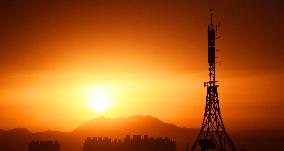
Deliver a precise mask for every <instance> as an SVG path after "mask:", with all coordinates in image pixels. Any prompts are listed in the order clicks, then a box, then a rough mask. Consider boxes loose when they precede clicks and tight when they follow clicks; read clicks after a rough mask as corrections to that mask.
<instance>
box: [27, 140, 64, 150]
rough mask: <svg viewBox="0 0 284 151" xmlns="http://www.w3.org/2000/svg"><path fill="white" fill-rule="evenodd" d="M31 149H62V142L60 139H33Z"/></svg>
mask: <svg viewBox="0 0 284 151" xmlns="http://www.w3.org/2000/svg"><path fill="white" fill-rule="evenodd" d="M29 151H60V144H59V142H58V141H32V142H31V143H30V144H29Z"/></svg>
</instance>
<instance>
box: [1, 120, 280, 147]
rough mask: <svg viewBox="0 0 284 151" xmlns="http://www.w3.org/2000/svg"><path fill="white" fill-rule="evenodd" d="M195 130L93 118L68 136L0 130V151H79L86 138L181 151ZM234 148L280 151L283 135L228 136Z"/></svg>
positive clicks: (260, 133) (138, 121) (48, 132)
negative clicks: (141, 139) (156, 143)
mask: <svg viewBox="0 0 284 151" xmlns="http://www.w3.org/2000/svg"><path fill="white" fill-rule="evenodd" d="M198 132H199V129H195V128H181V127H178V126H176V125H174V124H169V123H165V122H163V121H161V120H159V119H158V118H155V117H152V116H131V117H128V118H117V119H109V118H105V117H97V118H94V119H93V120H90V121H89V122H87V123H85V124H83V125H81V126H79V127H78V128H76V129H75V130H73V131H71V132H59V131H44V132H31V131H29V130H28V129H26V128H15V129H11V130H7V131H5V130H0V151H28V144H29V143H30V142H31V141H32V140H58V141H59V143H60V145H61V151H82V148H83V142H84V140H85V139H86V138H87V137H110V138H124V137H125V135H145V134H147V135H149V136H150V137H169V138H171V139H173V140H175V141H176V143H177V151H185V149H186V144H189V146H190V145H191V144H192V143H193V142H194V140H195V138H196V137H197V135H198ZM230 136H232V138H233V140H234V142H235V143H236V145H237V147H239V148H240V147H241V148H245V149H247V150H249V151H267V150H284V147H283V145H282V144H283V143H284V135H283V132H278V131H277V132H274V131H269V132H268V131H267V132H263V131H254V132H249V131H248V132H232V133H230Z"/></svg>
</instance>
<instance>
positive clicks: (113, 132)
mask: <svg viewBox="0 0 284 151" xmlns="http://www.w3.org/2000/svg"><path fill="white" fill-rule="evenodd" d="M198 132H199V131H198V129H193V128H180V127H177V126H175V125H173V124H168V123H165V122H163V121H161V120H159V119H158V118H154V117H152V116H132V117H129V118H117V119H109V118H105V117H99V118H95V119H93V120H91V121H89V122H87V123H86V124H83V125H82V126H80V127H78V128H77V129H75V130H74V131H73V132H72V133H73V134H74V135H81V136H82V135H83V136H90V137H93V136H101V137H104V136H108V137H113V138H122V137H124V136H125V135H127V134H128V135H136V134H138V135H144V134H148V135H150V136H153V137H170V138H172V139H174V140H176V142H177V149H178V150H182V151H183V150H185V148H186V144H187V143H191V142H193V141H194V139H195V137H196V136H197V134H198Z"/></svg>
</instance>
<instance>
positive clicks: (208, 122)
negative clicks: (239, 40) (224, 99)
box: [191, 9, 236, 151]
mask: <svg viewBox="0 0 284 151" xmlns="http://www.w3.org/2000/svg"><path fill="white" fill-rule="evenodd" d="M219 25H220V24H218V25H216V24H214V22H213V9H210V23H209V25H208V64H209V69H208V70H209V81H208V82H204V87H206V88H207V96H206V105H205V113H204V117H203V122H202V125H201V129H200V132H199V134H198V137H197V139H196V140H195V142H194V143H193V145H192V148H191V151H195V150H201V151H208V150H210V151H211V150H212V151H213V150H214V151H236V147H235V145H234V144H233V142H232V141H231V139H230V137H229V135H228V134H227V132H226V129H225V126H224V123H223V120H222V117H221V111H220V106H219V99H218V91H217V88H218V87H219V85H218V84H217V82H218V81H216V70H215V69H216V68H215V65H216V51H217V50H216V49H215V47H216V46H215V43H216V39H217V38H216V32H217V28H218V27H219ZM198 147H199V148H198Z"/></svg>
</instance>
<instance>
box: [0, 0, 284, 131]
mask: <svg viewBox="0 0 284 151" xmlns="http://www.w3.org/2000/svg"><path fill="white" fill-rule="evenodd" d="M211 7H213V8H214V9H215V15H216V17H217V18H216V20H220V22H221V28H220V30H219V32H218V33H219V36H220V40H219V41H218V42H217V48H218V49H220V50H221V51H220V52H219V53H218V57H219V58H218V62H221V63H220V64H218V65H217V79H218V80H219V81H220V89H219V95H220V101H221V110H222V111H221V112H222V116H223V119H224V123H225V126H228V127H229V129H230V128H231V129H233V128H265V127H266V128H275V129H276V128H282V127H283V126H284V117H283V116H282V115H283V114H284V111H283V109H282V106H283V105H284V96H283V92H282V90H283V88H282V87H283V84H284V80H283V77H284V63H283V62H282V61H283V60H284V45H283V44H284V41H283V35H284V30H283V27H284V2H283V1H281V0H230V1H227V0H226V1H225V0H214V1H213V0H211V1H209V0H206V1H198V0H92V1H91V0H90V1H79V0H78V1H71V0H65V1H64V0H61V1H36V0H35V1H27V0H12V1H11V0H3V1H1V2H0V19H1V21H0V73H1V74H0V77H1V78H0V95H1V97H0V110H1V112H0V120H1V124H0V128H3V129H9V128H14V127H28V128H30V129H32V130H44V129H52V130H55V129H57V130H64V131H68V130H72V129H74V128H75V127H77V126H79V125H80V124H82V123H84V122H86V121H88V120H90V119H92V118H93V117H96V116H107V117H111V118H116V117H128V116H131V115H137V114H143V115H145V114H148V115H152V116H155V117H158V118H160V119H161V120H163V121H166V122H170V123H174V124H177V125H179V126H186V127H200V125H201V121H202V115H203V112H204V105H205V95H206V89H205V88H203V82H204V81H206V80H208V78H209V77H208V73H207V72H208V70H207V68H208V65H207V24H208V21H209V20H208V19H209V17H208V16H209V8H211ZM97 89H103V90H102V91H106V92H105V93H108V95H109V96H110V97H111V98H110V100H111V107H110V108H109V109H107V110H106V111H104V112H101V113H97V112H95V111H94V110H92V109H91V108H90V103H89V102H90V93H96V92H92V91H97ZM104 89H107V90H104ZM99 91H100V90H99ZM239 123H247V124H242V125H240V124H239Z"/></svg>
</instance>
